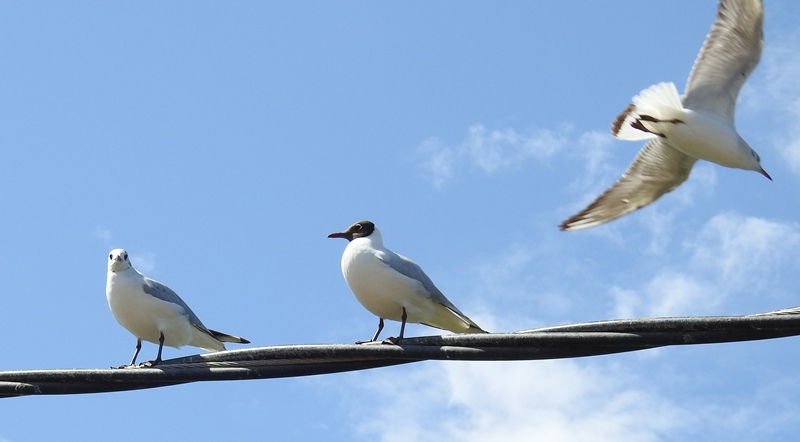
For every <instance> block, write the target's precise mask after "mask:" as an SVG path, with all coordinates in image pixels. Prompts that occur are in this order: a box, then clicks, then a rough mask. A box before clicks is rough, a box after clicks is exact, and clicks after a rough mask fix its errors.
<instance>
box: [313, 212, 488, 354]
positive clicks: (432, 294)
mask: <svg viewBox="0 0 800 442" xmlns="http://www.w3.org/2000/svg"><path fill="white" fill-rule="evenodd" d="M328 238H345V239H347V240H348V241H349V242H350V243H349V244H347V247H346V248H345V249H344V254H343V255H342V274H343V275H344V279H345V281H347V285H348V286H350V290H352V291H353V294H354V295H355V296H356V299H358V302H360V303H361V305H363V306H364V307H365V308H366V309H367V310H369V311H370V312H371V313H372V314H374V315H375V316H377V317H378V318H379V319H380V321H379V322H378V330H377V331H376V332H375V335H374V336H373V337H372V339H370V340H369V341H359V342H357V343H358V344H360V343H362V342H374V341H376V340H377V339H378V335H380V333H381V330H383V320H384V319H391V320H393V321H400V322H401V325H400V335H398V336H397V338H389V339H387V340H385V341H384V342H386V343H397V342H398V341H399V340H401V339H403V332H404V331H405V328H406V322H413V323H419V324H425V325H428V326H431V327H436V328H441V329H444V330H449V331H452V332H455V333H487V332H486V331H484V330H483V329H481V328H480V327H479V326H478V324H476V323H475V322H473V321H472V320H471V319H469V318H468V317H467V315H465V314H463V313H461V310H459V309H458V308H457V307H456V306H455V305H453V303H452V302H450V300H449V299H447V298H446V297H445V296H444V295H443V294H442V292H440V291H439V289H437V288H436V286H435V285H433V281H431V279H430V278H429V277H428V275H426V274H425V272H423V271H422V268H420V266H418V265H417V264H416V263H415V262H414V261H412V260H410V259H408V258H406V257H405V256H403V255H398V254H397V253H394V252H392V251H391V250H389V249H387V248H386V247H384V246H383V238H382V237H381V232H380V230H378V228H377V227H375V224H373V223H372V222H370V221H359V222H357V223H355V224H353V225H352V226H350V227H349V228H348V229H347V230H345V231H344V232H336V233H331V234H330V235H328Z"/></svg>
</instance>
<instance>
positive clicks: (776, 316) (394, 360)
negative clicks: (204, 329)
mask: <svg viewBox="0 0 800 442" xmlns="http://www.w3.org/2000/svg"><path fill="white" fill-rule="evenodd" d="M797 335H800V307H795V308H791V309H785V310H778V311H774V312H767V313H760V314H755V315H747V316H690V317H676V318H646V319H623V320H613V321H599V322H586V323H579V324H569V325H560V326H555V327H545V328H539V329H533V330H523V331H519V332H514V333H490V334H469V335H447V336H426V337H419V338H406V339H403V341H402V342H401V344H400V345H384V344H381V343H379V342H377V343H370V344H361V345H356V344H320V345H285V346H272V347H255V348H247V349H240V350H230V351H220V352H214V353H205V354H200V355H194V356H187V357H183V358H177V359H170V360H165V361H163V362H162V363H161V364H159V365H158V366H156V367H152V368H145V367H132V368H122V369H119V368H110V369H71V370H16V371H0V397H15V396H25V395H44V394H46V395H52V394H79V393H100V392H112V391H123V390H138V389H145V388H157V387H165V386H170V385H178V384H185V383H189V382H199V381H222V380H245V379H270V378H283V377H295V376H310V375H318V374H328V373H341V372H346V371H354V370H366V369H370V368H378V367H386V366H390V365H398V364H407V363H411V362H418V361H424V360H459V361H516V360H540V359H560V358H575V357H585V356H596V355H605V354H613V353H622V352H629V351H636V350H644V349H648V348H656V347H663V346H669V345H693V344H715V343H722V342H740V341H752V340H760V339H774V338H782V337H788V336H797Z"/></svg>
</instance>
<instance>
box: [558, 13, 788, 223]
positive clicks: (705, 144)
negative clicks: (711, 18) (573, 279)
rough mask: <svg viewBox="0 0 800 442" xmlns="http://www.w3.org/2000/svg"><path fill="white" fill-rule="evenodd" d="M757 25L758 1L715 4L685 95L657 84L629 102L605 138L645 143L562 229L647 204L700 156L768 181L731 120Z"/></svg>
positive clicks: (754, 54) (754, 48) (757, 47)
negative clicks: (617, 177)
mask: <svg viewBox="0 0 800 442" xmlns="http://www.w3.org/2000/svg"><path fill="white" fill-rule="evenodd" d="M763 23H764V9H763V5H762V2H761V0H721V1H720V3H719V12H718V13H717V20H716V22H715V23H714V25H713V26H712V27H711V32H710V33H709V34H708V37H707V38H706V41H705V43H704V44H703V47H702V48H701V49H700V54H699V55H698V56H697V60H695V62H694V67H693V68H692V72H691V74H689V81H688V82H687V84H686V91H685V93H684V95H683V96H682V97H681V96H679V95H678V91H677V89H676V88H675V85H674V84H673V83H659V84H656V85H654V86H651V87H649V88H647V89H645V90H644V91H642V92H641V93H639V95H637V96H636V97H634V98H633V104H631V105H629V106H628V107H627V108H626V109H625V110H624V111H623V112H622V114H620V116H619V117H617V119H616V121H614V124H613V125H612V128H611V133H612V134H613V135H614V136H615V137H617V138H619V139H622V140H644V139H650V141H649V142H648V143H647V144H645V146H644V148H642V150H641V151H640V152H639V155H637V156H636V159H634V160H633V163H631V165H630V166H629V167H628V171H627V172H625V173H624V174H623V175H622V178H620V180H619V181H617V183H616V184H614V185H613V186H611V187H610V188H609V189H608V190H606V191H605V193H603V194H602V195H600V196H599V197H598V198H597V199H596V200H595V201H594V202H593V203H591V204H590V205H589V206H588V207H587V208H586V209H584V210H583V211H582V212H580V213H578V214H577V215H575V216H573V217H571V218H569V219H568V220H566V221H564V222H563V223H561V225H560V226H559V228H560V229H561V230H578V229H585V228H587V227H593V226H597V225H600V224H603V223H606V222H608V221H611V220H613V219H616V218H619V217H621V216H623V215H626V214H628V213H630V212H633V211H634V210H636V209H640V208H642V207H644V206H646V205H648V204H650V203H652V202H653V201H655V200H657V199H658V198H660V197H661V195H663V194H665V193H667V192H670V191H672V190H673V189H675V188H676V187H678V186H679V185H680V184H681V183H683V182H684V181H686V179H687V178H688V177H689V172H691V170H692V167H693V166H694V164H695V162H696V161H697V160H698V159H703V160H707V161H711V162H714V163H717V164H719V165H722V166H726V167H733V168H738V169H745V170H753V171H756V172H758V173H760V174H762V175H764V176H765V177H767V178H769V179H770V180H772V178H771V177H770V176H769V174H767V172H765V171H764V169H763V168H762V167H761V159H760V158H759V156H758V154H757V153H756V152H755V151H754V150H753V149H751V148H750V146H749V145H748V144H747V142H745V141H744V140H743V139H742V137H741V136H739V134H738V133H737V132H736V128H735V127H734V121H733V120H734V110H735V106H736V97H737V96H738V95H739V89H741V87H742V84H744V81H745V80H746V79H747V76H748V75H750V72H752V71H753V69H754V68H755V67H756V65H757V64H758V60H759V58H760V57H761V46H762V44H763V33H762V26H763Z"/></svg>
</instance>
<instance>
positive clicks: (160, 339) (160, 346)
mask: <svg viewBox="0 0 800 442" xmlns="http://www.w3.org/2000/svg"><path fill="white" fill-rule="evenodd" d="M140 343H141V342H140ZM163 349H164V332H161V335H160V336H159V337H158V354H157V355H156V360H155V361H147V362H142V364H141V366H142V367H155V366H156V365H158V364H160V363H161V350H163Z"/></svg>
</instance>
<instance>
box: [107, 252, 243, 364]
mask: <svg viewBox="0 0 800 442" xmlns="http://www.w3.org/2000/svg"><path fill="white" fill-rule="evenodd" d="M106 299H107V300H108V307H109V308H110V309H111V313H112V314H113V315H114V318H115V319H116V320H117V322H119V323H120V325H122V326H123V327H125V329H127V330H128V331H129V332H131V333H132V334H133V335H134V336H136V338H137V343H136V352H135V353H134V354H133V359H131V363H130V365H133V364H135V363H136V357H137V356H138V354H139V350H140V349H141V344H142V342H141V341H142V340H145V341H148V342H152V343H154V344H159V347H158V356H157V357H156V359H155V361H152V362H151V363H150V365H156V364H157V363H159V362H161V350H162V347H163V346H164V345H166V346H169V347H175V348H180V347H182V346H184V345H191V346H193V347H199V348H202V349H204V350H209V351H212V350H224V349H225V344H223V341H224V342H238V343H243V344H247V343H249V342H250V341H248V340H246V339H242V338H240V337H238V336H232V335H227V334H225V333H220V332H217V331H214V330H209V329H208V328H206V326H205V325H203V323H202V322H201V321H200V319H199V318H198V317H197V315H195V314H194V312H193V311H192V309H190V308H189V306H188V305H186V303H185V302H184V301H183V299H181V298H180V296H178V294H177V293H175V292H174V291H172V289H170V288H169V287H167V286H165V285H164V284H161V283H160V282H158V281H155V280H153V279H150V278H148V277H146V276H144V275H142V274H141V273H139V272H138V271H137V270H136V269H135V268H133V266H132V265H131V263H130V260H129V259H128V252H126V251H125V250H123V249H114V250H112V251H111V252H110V253H109V255H108V274H107V277H106Z"/></svg>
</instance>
